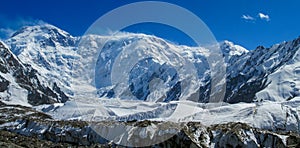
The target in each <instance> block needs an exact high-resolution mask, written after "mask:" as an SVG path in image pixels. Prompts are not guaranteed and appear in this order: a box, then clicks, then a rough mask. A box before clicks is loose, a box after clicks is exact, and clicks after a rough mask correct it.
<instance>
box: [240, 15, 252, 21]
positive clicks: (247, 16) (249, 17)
mask: <svg viewBox="0 0 300 148" xmlns="http://www.w3.org/2000/svg"><path fill="white" fill-rule="evenodd" d="M242 19H245V20H250V21H254V20H255V18H254V17H252V16H250V15H242Z"/></svg>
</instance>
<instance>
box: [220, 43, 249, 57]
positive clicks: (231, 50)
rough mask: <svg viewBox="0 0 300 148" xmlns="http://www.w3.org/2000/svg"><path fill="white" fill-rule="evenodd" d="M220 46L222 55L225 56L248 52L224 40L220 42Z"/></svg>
mask: <svg viewBox="0 0 300 148" xmlns="http://www.w3.org/2000/svg"><path fill="white" fill-rule="evenodd" d="M220 48H221V50H222V52H223V54H224V55H227V56H234V55H238V56H240V55H242V54H244V53H247V52H249V50H247V49H245V48H244V47H242V46H240V45H235V44H234V43H233V42H230V41H228V40H225V41H223V42H221V43H220Z"/></svg>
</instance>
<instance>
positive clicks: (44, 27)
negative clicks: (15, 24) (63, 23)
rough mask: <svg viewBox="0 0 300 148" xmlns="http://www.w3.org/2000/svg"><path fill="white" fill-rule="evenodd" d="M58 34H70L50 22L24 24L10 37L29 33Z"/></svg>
mask: <svg viewBox="0 0 300 148" xmlns="http://www.w3.org/2000/svg"><path fill="white" fill-rule="evenodd" d="M44 33H47V34H50V35H51V34H59V35H61V36H71V35H70V34H69V33H67V32H66V31H63V30H61V29H59V28H58V27H55V26H53V25H50V24H41V25H35V26H24V27H22V28H21V29H20V30H18V31H17V32H15V33H14V34H13V35H12V37H16V36H26V35H29V34H44Z"/></svg>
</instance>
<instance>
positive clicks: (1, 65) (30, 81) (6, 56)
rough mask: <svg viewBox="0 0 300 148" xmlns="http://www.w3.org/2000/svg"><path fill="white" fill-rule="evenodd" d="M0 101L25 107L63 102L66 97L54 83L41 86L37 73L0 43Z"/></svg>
mask: <svg viewBox="0 0 300 148" xmlns="http://www.w3.org/2000/svg"><path fill="white" fill-rule="evenodd" d="M0 79H1V90H0V91H1V97H0V98H1V100H2V101H5V102H7V103H12V104H20V105H25V106H30V105H39V104H49V103H54V102H65V101H67V100H68V97H67V96H66V95H65V94H64V93H63V92H62V91H61V90H60V88H59V87H57V85H56V84H55V83H51V85H48V84H43V83H41V82H40V80H39V73H38V72H37V71H36V70H35V69H33V68H32V67H31V66H30V65H26V64H22V62H20V60H19V59H18V58H17V57H16V56H15V55H14V54H13V53H12V52H11V51H10V50H9V49H8V47H7V46H6V45H5V44H4V43H2V42H0Z"/></svg>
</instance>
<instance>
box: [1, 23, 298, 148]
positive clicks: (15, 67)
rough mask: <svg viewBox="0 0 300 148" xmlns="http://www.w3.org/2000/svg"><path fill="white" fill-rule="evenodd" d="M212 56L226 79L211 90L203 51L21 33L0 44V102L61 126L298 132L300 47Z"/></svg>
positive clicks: (227, 45) (57, 32)
mask: <svg viewBox="0 0 300 148" xmlns="http://www.w3.org/2000/svg"><path fill="white" fill-rule="evenodd" d="M218 47H219V49H220V53H221V54H222V56H223V57H224V59H222V62H224V63H222V64H223V65H224V66H225V68H226V71H225V72H224V76H223V77H224V80H225V81H224V82H223V81H221V80H220V84H217V85H215V84H213V83H212V81H213V77H212V71H211V68H210V66H211V63H210V61H209V60H208V57H209V56H210V55H211V54H213V53H211V52H212V51H211V50H209V49H207V48H205V47H188V46H184V45H175V44H173V43H170V42H168V41H165V40H164V39H162V38H159V37H155V36H152V35H145V34H134V33H119V34H116V35H114V36H100V35H84V36H81V37H74V36H72V35H70V34H69V33H67V32H66V31H63V30H61V29H59V28H57V27H55V26H53V25H50V24H43V25H37V26H26V27H23V28H21V29H20V30H18V31H17V32H15V33H14V34H13V35H12V36H11V37H10V38H8V39H6V40H3V41H1V42H0V54H1V56H0V83H1V86H0V100H1V102H3V103H4V104H7V105H21V106H27V107H30V108H33V109H34V110H37V111H40V112H43V113H45V114H47V115H49V116H51V118H53V119H55V120H62V121H65V120H67V121H69V120H72V121H73V120H79V121H90V120H93V121H103V120H107V119H113V120H114V121H122V122H123V121H125V122H128V121H143V120H154V121H164V120H168V121H169V120H171V121H176V122H178V121H182V120H183V121H193V122H201V123H203V124H204V125H206V126H211V125H214V124H226V123H230V122H243V123H245V124H248V125H250V126H253V127H254V128H259V129H262V130H273V131H278V130H279V131H285V132H286V131H294V132H296V133H298V132H299V131H300V128H299V125H300V122H299V112H298V109H299V108H298V105H299V103H300V100H299V99H300V97H299V95H300V92H299V89H300V75H298V74H300V61H299V60H300V58H299V57H300V55H299V52H300V38H297V39H295V40H292V41H287V42H282V43H279V44H276V45H273V46H271V47H268V48H266V47H263V46H258V47H257V48H256V49H254V50H247V49H245V48H243V47H242V46H239V45H235V44H234V43H232V42H230V41H223V42H220V43H218ZM132 51H138V52H136V53H135V52H134V53H133V52H132ZM139 51H141V52H139ZM130 55H131V57H130ZM132 55H133V56H132ZM145 57H146V58H145ZM224 84H226V85H224ZM222 86H226V87H225V88H224V98H221V101H222V102H223V103H222V104H220V105H217V106H216V105H213V107H208V106H207V105H209V104H213V103H211V102H210V100H209V99H210V97H211V95H212V94H211V93H212V90H213V89H214V87H216V88H219V87H222ZM221 89H222V88H221ZM195 94H196V95H195ZM132 98H134V99H132ZM174 107H175V109H173V108H174ZM74 108H75V109H74ZM207 111H208V112H209V114H207ZM176 112H187V113H183V114H181V113H176ZM204 113H205V114H204ZM0 127H3V126H1V125H0ZM250 139H251V138H250ZM253 139H256V140H257V138H255V137H254V138H253V137H252V140H253ZM283 141H284V140H283ZM211 142H212V141H211ZM285 142H286V141H285ZM257 143H258V142H256V144H257ZM285 144H286V143H285ZM286 145H287V144H286ZM198 146H199V145H198Z"/></svg>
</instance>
